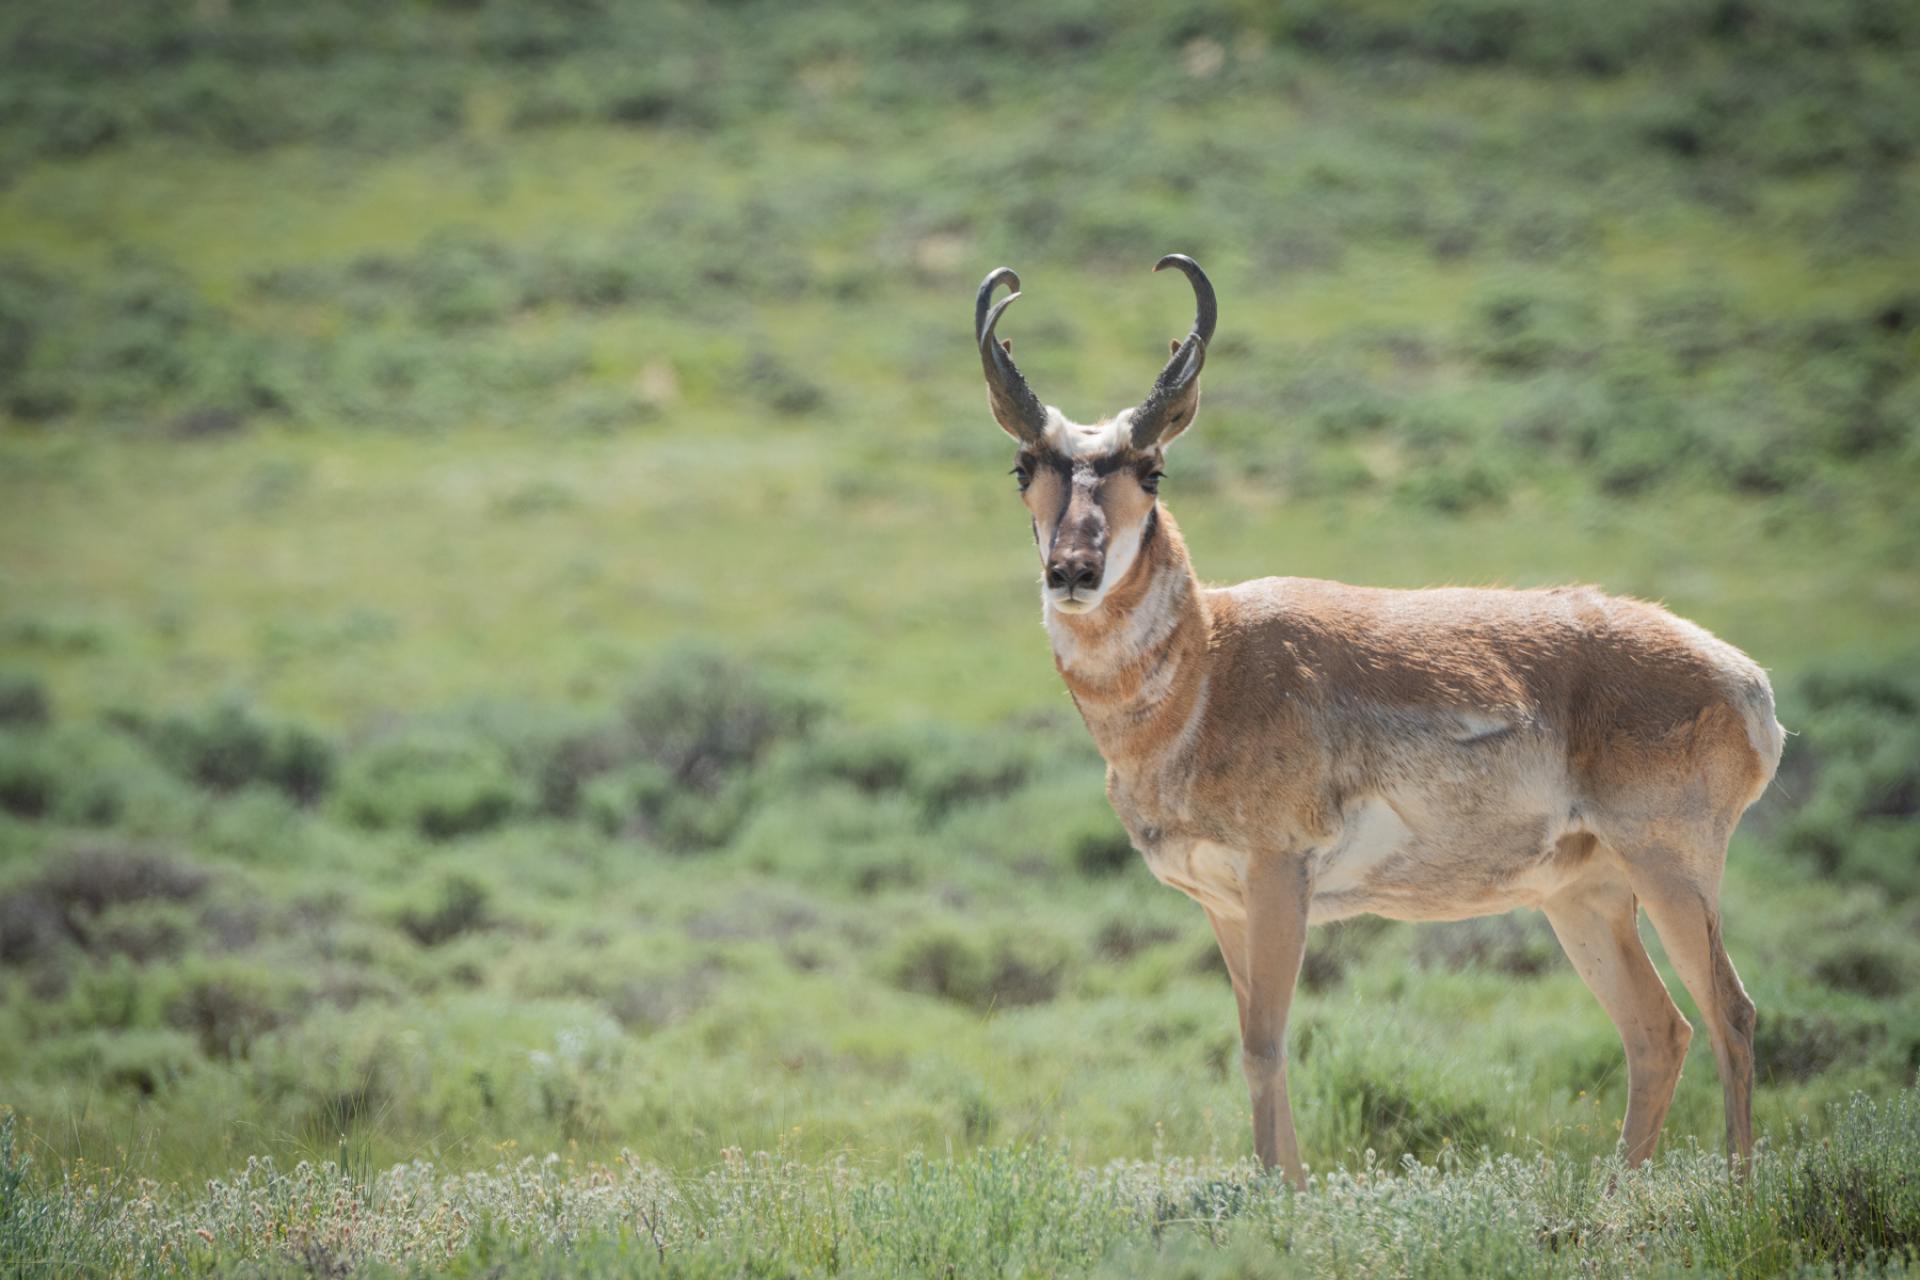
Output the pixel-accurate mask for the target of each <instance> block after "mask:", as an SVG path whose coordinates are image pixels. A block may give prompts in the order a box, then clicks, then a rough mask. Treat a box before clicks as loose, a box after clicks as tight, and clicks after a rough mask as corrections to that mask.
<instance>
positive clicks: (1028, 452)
mask: <svg viewBox="0 0 1920 1280" xmlns="http://www.w3.org/2000/svg"><path fill="white" fill-rule="evenodd" d="M1128 416H1129V415H1127V414H1122V415H1120V417H1119V418H1117V419H1114V420H1113V421H1110V422H1103V423H1100V424H1099V425H1097V426H1092V427H1082V426H1078V425H1076V424H1074V423H1070V422H1067V421H1066V420H1065V419H1063V418H1061V417H1059V416H1058V415H1057V414H1056V415H1055V416H1054V421H1053V424H1052V425H1051V426H1050V428H1049V430H1048V431H1047V432H1046V433H1045V434H1044V435H1043V436H1042V437H1041V438H1040V439H1039V440H1038V441H1036V442H1035V443H1033V444H1028V445H1024V446H1022V448H1021V449H1020V451H1019V453H1018V454H1016V455H1015V456H1014V462H1013V474H1014V478H1015V480H1016V482H1017V483H1018V484H1019V486H1020V498H1021V501H1023V502H1025V503H1026V504H1027V510H1028V512H1029V513H1031V515H1032V516H1033V541H1034V545H1035V546H1036V547H1037V548H1038V549H1039V552H1040V569H1041V575H1042V576H1041V583H1042V586H1041V591H1042V596H1043V598H1044V599H1045V600H1046V602H1047V603H1048V604H1049V605H1051V606H1052V607H1053V608H1055V609H1058V610H1059V611H1060V612H1062V613H1087V612H1089V611H1091V610H1093V609H1096V608H1098V607H1099V606H1100V602H1101V601H1102V600H1104V599H1106V597H1107V594H1108V592H1110V591H1111V590H1113V588H1114V587H1117V586H1118V585H1120V583H1122V582H1124V581H1125V580H1126V578H1127V574H1128V573H1129V572H1130V571H1131V570H1132V569H1133V567H1134V564H1135V562H1136V560H1137V558H1138V556H1139V553H1140V548H1141V546H1142V544H1143V543H1144V542H1145V541H1146V538H1147V536H1148V534H1149V532H1150V530H1151V528H1152V524H1153V520H1154V508H1155V503H1156V499H1155V496H1154V495H1155V494H1156V493H1157V492H1158V490H1159V488H1160V469H1161V456H1162V451H1161V449H1160V448H1159V446H1157V445H1156V446H1154V447H1152V448H1148V449H1135V448H1133V447H1132V445H1131V443H1130V442H1129V438H1128V434H1127V431H1126V419H1127V417H1128Z"/></svg>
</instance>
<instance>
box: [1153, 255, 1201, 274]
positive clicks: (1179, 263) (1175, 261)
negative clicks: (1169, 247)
mask: <svg viewBox="0 0 1920 1280" xmlns="http://www.w3.org/2000/svg"><path fill="white" fill-rule="evenodd" d="M1199 266H1200V264H1199V263H1197V262H1195V261H1194V260H1193V259H1192V258H1189V257H1188V256H1187V255H1186V254H1184V253H1169V254H1167V255H1165V256H1164V257H1162V258H1161V259H1160V261H1158V262H1156V263H1154V264H1153V269H1154V270H1155V271H1158V270H1160V268H1162V267H1179V268H1180V269H1181V270H1182V271H1185V270H1186V269H1187V268H1188V267H1193V268H1194V269H1196V270H1198V269H1199Z"/></svg>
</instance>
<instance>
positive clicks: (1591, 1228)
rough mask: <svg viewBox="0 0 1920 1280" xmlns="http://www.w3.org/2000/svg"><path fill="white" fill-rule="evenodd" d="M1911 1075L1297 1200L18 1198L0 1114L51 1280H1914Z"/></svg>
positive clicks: (1373, 1176)
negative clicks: (1694, 1128)
mask: <svg viewBox="0 0 1920 1280" xmlns="http://www.w3.org/2000/svg"><path fill="white" fill-rule="evenodd" d="M1916 1110H1920V1103H1916V1099H1915V1095H1914V1094H1913V1093H1912V1092H1906V1093H1903V1094H1898V1095H1895V1096H1893V1097H1891V1098H1889V1099H1887V1100H1886V1101H1885V1102H1882V1103H1878V1104H1876V1103H1872V1102H1868V1101H1866V1100H1856V1101H1855V1102H1854V1103H1852V1104H1850V1105H1849V1106H1848V1107H1846V1108H1845V1109H1844V1110H1836V1111H1835V1113H1834V1114H1833V1116H1832V1117H1831V1121H1830V1128H1831V1134H1830V1136H1829V1137H1827V1138H1825V1139H1821V1140H1818V1141H1815V1140H1813V1139H1811V1138H1810V1137H1808V1136H1806V1135H1805V1134H1804V1133H1801V1134H1786V1135H1780V1138H1781V1140H1780V1141H1777V1142H1775V1143H1771V1144H1769V1146H1768V1148H1767V1149H1766V1150H1765V1152H1764V1153H1763V1155H1762V1156H1761V1157H1760V1159H1759V1160H1758V1162H1757V1163H1756V1165H1755V1167H1754V1169H1753V1172H1752V1174H1751V1175H1750V1177H1749V1178H1748V1179H1746V1180H1745V1181H1735V1180H1732V1179H1730V1178H1729V1176H1728V1173H1727V1168H1726V1165H1725V1162H1724V1161H1722V1160H1720V1159H1718V1158H1717V1157H1713V1156H1708V1155H1704V1154H1702V1153H1700V1152H1698V1151H1690V1152H1683V1153H1681V1154H1678V1155H1674V1156H1670V1157H1668V1158H1666V1159H1663V1160H1661V1161H1660V1162H1658V1163H1657V1164H1656V1165H1653V1166H1650V1167H1649V1168H1647V1169H1646V1170H1642V1171H1638V1172H1627V1171H1624V1170H1622V1169H1621V1168H1619V1167H1618V1166H1617V1165H1613V1164H1611V1163H1610V1162H1604V1161H1603V1162H1596V1163H1594V1164H1586V1163H1584V1162H1579V1161H1570V1160H1567V1159H1565V1158H1564V1157H1555V1156H1552V1155H1547V1154H1535V1155H1531V1156H1506V1157H1502V1158H1499V1159H1497V1160H1496V1159H1489V1160H1485V1161H1483V1162H1480V1163H1466V1162H1462V1161H1459V1160H1456V1159H1452V1158H1444V1159H1442V1160H1441V1161H1440V1163H1439V1164H1422V1163H1420V1162H1418V1161H1415V1160H1412V1159H1408V1160H1407V1161H1406V1162H1404V1163H1403V1164H1401V1165H1399V1166H1397V1167H1396V1166H1393V1165H1388V1164H1382V1163H1376V1162H1375V1161H1373V1160H1372V1159H1371V1158H1369V1159H1368V1160H1367V1161H1366V1162H1364V1163H1363V1164H1362V1165H1361V1166H1360V1167H1358V1168H1356V1169H1354V1170H1352V1171H1349V1172H1342V1173H1334V1174H1330V1175H1325V1176H1322V1177H1318V1178H1316V1179H1315V1180H1314V1184H1313V1186H1312V1187H1311V1189H1310V1190H1309V1191H1308V1192H1307V1193H1305V1194H1299V1193H1294V1192H1292V1191H1290V1190H1288V1189H1286V1188H1284V1187H1283V1186H1282V1185H1281V1184H1279V1183H1278V1182H1277V1181H1276V1180H1274V1179H1271V1178H1268V1177H1266V1176H1263V1175H1261V1174H1260V1173H1259V1172H1258V1171H1257V1170H1256V1169H1254V1168H1253V1167H1251V1166H1250V1165H1248V1164H1247V1163H1245V1162H1244V1161H1222V1160H1219V1159H1217V1158H1215V1159H1200V1160H1195V1159H1191V1158H1188V1159H1167V1158H1156V1159H1152V1160H1140V1161H1117V1162H1112V1163H1109V1164H1106V1165H1103V1166H1099V1167H1095V1168H1088V1167H1084V1166H1082V1165H1080V1164H1078V1163H1076V1162H1074V1161H1073V1160H1072V1159H1071V1158H1070V1156H1069V1154H1068V1153H1067V1152H1066V1151H1065V1150H1063V1149H1060V1148H1057V1147H1048V1146H1028V1147H1018V1148H1009V1147H995V1148H989V1149H986V1150H982V1151H979V1152H976V1153H974V1154H972V1155H970V1156H967V1157H965V1158H963V1159H959V1160H952V1161H945V1160H928V1159H924V1158H920V1157H908V1158H906V1159H903V1160H898V1161H893V1162H887V1163H883V1164H879V1165H874V1164H862V1163H856V1162H850V1161H847V1160H844V1159H842V1160H839V1161H834V1162H830V1163H824V1164H809V1163H805V1162H801V1161H797V1160H795V1159H793V1158H791V1157H790V1156H787V1155H785V1154H781V1153H777V1152H776V1153H765V1152H763V1153H759V1154H757V1155H752V1156H749V1155H746V1154H744V1153H742V1152H739V1151H732V1152H729V1153H728V1154H727V1156H726V1158H725V1159H724V1160H723V1161H721V1162H720V1163H718V1164H716V1165H714V1166H712V1167H711V1168H708V1169H706V1170H703V1171H701V1172H699V1173H697V1174H691V1175H684V1176H675V1175H673V1174H671V1173H668V1172H666V1171H664V1170H661V1169H659V1168H657V1167H653V1166H650V1165H648V1164H647V1163H645V1162H644V1161H642V1160H640V1159H638V1158H636V1157H633V1156H630V1155H627V1156H622V1157H621V1158H620V1159H618V1160H616V1161H613V1162H610V1163H606V1164H598V1163H590V1164H582V1163H580V1162H578V1161H575V1160H573V1159H570V1158H562V1157H559V1156H549V1157H547V1158H545V1159H543V1160H536V1159H532V1158H527V1159H521V1160H517V1161H516V1160H509V1161H503V1162H502V1163H500V1164H498V1165H497V1166H495V1167H494V1168H492V1169H490V1170H487V1171H483V1172H475V1173H467V1174H448V1173H445V1172H443V1171H441V1170H438V1169H435V1168H434V1167H433V1166H431V1165H429V1164H427V1163H425V1162H414V1163H411V1164H407V1165H401V1166H397V1167H395V1168H392V1169H390V1170H386V1171H382V1172H377V1173H376V1172H372V1171H368V1170H364V1169H360V1168H357V1167H354V1166H352V1165H351V1164H343V1163H339V1162H334V1161H328V1162H324V1163H317V1164H316V1163H306V1162H303V1163H301V1164H299V1165H297V1166H296V1167H294V1168H292V1169H288V1170H281V1169H277V1168H276V1167H275V1166H274V1165H273V1164H272V1163H271V1162H267V1161H252V1162H249V1164H248V1165H247V1167H246V1168H245V1169H244V1170H241V1171H239V1172H237V1173H236V1174H235V1175H233V1176H232V1177H231V1178H229V1179H222V1180H216V1181H214V1182H211V1183H209V1184H207V1186H206V1187H205V1188H204V1190H193V1191H187V1190H181V1189H166V1188H159V1187H155V1186H152V1185H151V1184H147V1185H139V1186H130V1185H129V1184H128V1182H127V1180H126V1178H125V1177H124V1176H116V1175H115V1174H113V1173H111V1172H110V1171H99V1172H96V1171H92V1170H87V1169H81V1170H79V1171H77V1173H76V1174H75V1175H74V1176H70V1177H69V1178H68V1179H67V1180H65V1181H64V1182H62V1183H60V1184H58V1185H51V1186H48V1185H41V1186H39V1187H34V1188H33V1189H29V1187H31V1186H32V1184H29V1183H28V1182H27V1181H26V1180H25V1178H24V1172H25V1171H24V1169H23V1167H22V1166H21V1162H20V1157H19V1155H18V1154H17V1152H15V1151H13V1150H12V1149H11V1145H10V1142H9V1141H8V1140H9V1139H10V1137H11V1130H10V1128H6V1129H0V1241H4V1242H5V1244H6V1245H8V1246H9V1247H10V1252H11V1254H12V1256H13V1257H14V1258H15V1259H16V1260H17V1261H19V1262H21V1263H24V1264H26V1265H27V1266H30V1267H32V1268H33V1269H35V1270H36V1271H38V1272H40V1273H42V1274H47V1275H66V1274H75V1275H90V1274H118V1273H120V1272H122V1271H125V1272H127V1273H129V1274H130V1273H133V1272H134V1271H135V1270H137V1271H138V1273H139V1274H143V1275H173V1274H193V1275H204V1274H229V1273H239V1274H250V1275H252V1274H297V1275H308V1274H315V1273H339V1272H346V1271H352V1272H354V1273H356V1274H369V1275H386V1274H396V1275H414V1274H422V1273H425V1272H428V1271H433V1272H438V1271H441V1270H445V1271H449V1272H452V1273H455V1274H474V1273H482V1274H487V1275H494V1276H501V1277H510V1276H521V1275H528V1276H531V1275H549V1274H553V1273H554V1271H555V1270H556V1269H558V1270H563V1271H565V1272H566V1273H567V1274H570V1275H592V1276H602V1275H604V1276H615V1275H620V1276H625V1275H719V1274H752V1275H775V1274H777V1275H788V1276H814V1275H835V1276H860V1275H873V1276H888V1275H905V1274H915V1275H919V1274H948V1275H955V1274H996V1275H1020V1276H1039V1275H1167V1276H1283V1275H1323V1276H1348V1275H1380V1274H1391V1275H1400V1276H1418V1277H1428V1276H1469V1275H1486V1274H1489V1273H1490V1272H1496V1273H1498V1274H1501V1275H1522V1276H1556V1275H1628V1274H1634V1275H1644V1274H1667V1273H1674V1274H1679V1273H1683V1272H1684V1273H1687V1274H1694V1273H1702V1272H1704V1273H1712V1274H1725V1275H1761V1274H1765V1275H1779V1274H1793V1275H1823V1274H1834V1273H1835V1271H1836V1270H1845V1271H1846V1272H1847V1273H1849V1274H1856V1275H1865V1274H1885V1275H1900V1274H1905V1273H1906V1269H1907V1267H1908V1266H1909V1265H1910V1263H1911V1261H1912V1257H1913V1250H1914V1247H1915V1243H1916V1240H1917V1239H1920V1202H1917V1201H1916V1189H1915V1186H1914V1178H1913V1168H1914V1166H1915V1163H1916V1161H1917V1160H1920V1118H1917V1117H1916Z"/></svg>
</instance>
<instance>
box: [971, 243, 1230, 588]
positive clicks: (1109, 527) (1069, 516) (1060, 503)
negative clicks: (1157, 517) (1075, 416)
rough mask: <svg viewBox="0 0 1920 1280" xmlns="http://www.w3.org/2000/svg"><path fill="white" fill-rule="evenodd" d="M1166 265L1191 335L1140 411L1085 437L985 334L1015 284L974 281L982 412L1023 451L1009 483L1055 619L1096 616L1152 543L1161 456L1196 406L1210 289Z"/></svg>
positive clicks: (1002, 274)
mask: <svg viewBox="0 0 1920 1280" xmlns="http://www.w3.org/2000/svg"><path fill="white" fill-rule="evenodd" d="M1169 266H1171V267H1178V268H1179V269H1180V271H1181V273H1182V274H1184V275H1185V276H1186V277H1187V280H1188V281H1189V282H1190V283H1191V284H1192V285H1193V292H1194V299H1195V303H1196V310H1195V314H1194V319H1193V331H1192V332H1191V333H1189V334H1188V335H1187V337H1186V340H1185V341H1184V342H1175V343H1174V344H1173V358H1172V359H1170V360H1169V361H1167V365H1166V368H1164V369H1162V370H1161V371H1160V377H1159V378H1158V379H1156V380H1155V382H1154V384H1153V389H1152V390H1151V391H1150V392H1148V393H1147V398H1146V399H1145V400H1144V401H1142V402H1141V404H1140V405H1139V406H1138V407H1136V408H1132V409H1128V410H1126V411H1125V412H1123V413H1118V414H1115V415H1114V416H1113V417H1111V418H1107V419H1105V420H1103V421H1101V422H1098V423H1095V424H1094V425H1093V426H1090V427H1083V426H1080V425H1078V424H1077V423H1073V422H1069V421H1067V419H1066V418H1065V417H1064V416H1063V415H1062V414H1061V413H1060V411H1059V410H1058V409H1052V408H1049V407H1047V406H1046V405H1043V404H1041V403H1040V398H1039V397H1038V396H1036V395H1034V394H1033V391H1032V390H1031V389H1030V388H1029V387H1028V386H1027V382H1026V379H1025V378H1022V377H1021V376H1020V370H1019V369H1018V368H1016V367H1015V366H1014V363H1013V354H1012V353H1013V344H1012V343H1011V342H1008V341H1003V340H1001V339H1000V338H997V337H996V336H995V335H994V326H995V325H996V324H998V323H999V320H1000V315H1001V313H1002V312H1004V311H1005V310H1006V309H1007V307H1008V306H1009V305H1010V304H1011V303H1012V302H1013V300H1014V299H1015V298H1017V297H1019V296H1020V294H1019V292H1018V291H1019V288H1020V278H1019V277H1018V276H1016V275H1014V273H1013V272H1012V271H1010V270H1009V269H1007V268H1006V267H1001V268H999V269H998V270H996V271H993V272H991V273H989V274H988V276H987V278H986V279H985V280H984V281H982V282H981V284H980V292H979V293H978V294H977V295H976V296H975V298H974V303H973V325H974V336H975V338H976V339H977V340H978V342H979V345H980V363H981V367H982V368H983V369H984V370H985V371H986V375H987V403H988V405H989V406H990V407H991V408H992V410H993V416H994V419H995V420H996V421H998V422H999V424H1000V426H1001V428H1002V429H1003V430H1004V431H1006V433H1007V434H1008V435H1010V436H1012V437H1013V438H1014V440H1015V442H1017V443H1018V445H1019V446H1020V451H1019V453H1018V454H1016V455H1015V456H1014V464H1013V474H1014V476H1015V478H1016V479H1017V480H1018V482H1019V485H1020V497H1021V499H1022V501H1024V502H1025V503H1026V504H1027V511H1028V512H1029V513H1030V514H1031V515H1032V516H1033V540H1034V543H1035V544H1036V545H1037V546H1038V547H1039V549H1040V568H1041V573H1042V575H1043V577H1042V581H1043V583H1044V594H1045V598H1046V601H1047V604H1048V605H1049V606H1050V607H1051V608H1053V609H1055V610H1057V611H1058V612H1060V613H1087V612H1089V611H1091V610H1093V609H1097V608H1099V607H1100V604H1101V602H1102V601H1103V600H1105V599H1106V598H1107V596H1108V595H1110V594H1111V593H1112V592H1113V590H1114V589H1115V588H1116V587H1118V586H1119V585H1120V584H1121V583H1123V582H1125V581H1126V579H1127V575H1128V573H1129V572H1131V570H1132V569H1133V567H1134V565H1135V564H1136V563H1138V560H1139V556H1140V549H1141V547H1142V546H1143V545H1145V543H1146V540H1147V539H1148V538H1150V537H1152V536H1153V523H1154V511H1155V507H1156V503H1157V499H1156V498H1155V496H1154V495H1155V494H1156V493H1157V492H1158V491H1159V488H1160V466H1161V458H1162V456H1163V454H1164V451H1165V449H1166V446H1167V445H1168V444H1169V443H1170V442H1171V441H1172V440H1173V438H1174V437H1175V436H1178V435H1179V434H1180V433H1181V432H1182V431H1185V430H1186V429H1187V427H1188V426H1189V425H1191V424H1192V422H1193V416H1194V413H1195V411H1196V410H1198V408H1199V406H1200V367H1201V365H1203V364H1204V363H1206V358H1207V343H1208V342H1209V341H1211V340H1212V338H1213V327H1214V322H1215V320H1216V318H1217V315H1218V309H1217V307H1216V306H1215V303H1214V297H1213V286H1212V285H1211V284H1210V283H1208V281H1207V277H1206V274H1205V273H1204V272H1202V271H1201V270H1200V268H1199V266H1197V265H1196V264H1195V263H1194V261H1193V259H1191V258H1188V257H1184V256H1182V255H1180V254H1168V255H1167V256H1166V257H1164V258H1162V259H1160V261H1159V262H1157V263H1156V264H1154V268H1153V269H1154V270H1155V271H1158V270H1160V268H1162V267H1169ZM1003 284H1004V285H1008V286H1010V287H1011V288H1012V289H1013V290H1014V292H1013V293H1010V294H1008V295H1007V296H1006V297H1005V298H1002V299H1001V300H1000V301H999V302H998V303H997V304H996V303H995V302H994V301H993V294H994V291H995V290H997V289H998V288H999V287H1000V286H1001V285H1003Z"/></svg>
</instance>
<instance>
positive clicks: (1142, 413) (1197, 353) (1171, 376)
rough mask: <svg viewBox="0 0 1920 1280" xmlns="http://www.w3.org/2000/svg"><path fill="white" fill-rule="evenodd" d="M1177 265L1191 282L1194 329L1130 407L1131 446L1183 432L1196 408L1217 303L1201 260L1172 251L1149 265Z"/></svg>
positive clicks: (1148, 444) (1147, 445) (1216, 317)
mask: <svg viewBox="0 0 1920 1280" xmlns="http://www.w3.org/2000/svg"><path fill="white" fill-rule="evenodd" d="M1162 267H1178V268H1180V270H1181V272H1182V273H1184V274H1185V275H1186V277H1187V282H1188V283H1189V284H1191V285H1192V286H1193V299H1194V316H1193V332H1191V333H1189V334H1188V335H1187V340H1186V341H1185V342H1182V343H1180V344H1179V345H1177V346H1175V347H1174V349H1173V358H1172V359H1171V360H1169V361H1167V367H1166V368H1164V369H1162V370H1161V371H1160V376H1159V377H1158V378H1156V379H1154V383H1153V390H1151V391H1149V392H1148V393H1147V398H1146V400H1145V401H1143V402H1142V403H1141V405H1140V407H1139V408H1138V409H1135V410H1134V411H1133V423H1132V428H1133V447H1134V448H1136V449H1150V448H1152V447H1153V446H1154V445H1156V444H1160V443H1164V442H1165V441H1167V440H1171V439H1173V437H1175V436H1177V435H1179V434H1180V433H1181V432H1182V431H1185V430H1186V429H1187V427H1188V425H1189V424H1190V423H1192V421H1193V414H1194V410H1195V409H1197V408H1199V406H1200V369H1201V366H1203V365H1204V364H1206V362H1207V344H1208V343H1209V342H1211V341H1213V326H1214V323H1215V322H1216V321H1218V320H1219V318H1220V306H1219V304H1218V303H1217V302H1216V301H1215V300H1214V296H1213V282H1212V281H1210V280H1208V279H1207V273H1206V272H1204V271H1202V270H1201V269H1200V264H1199V263H1197V262H1195V261H1194V260H1193V259H1192V258H1189V257H1188V256H1187V255H1186V254H1184V253H1170V254H1168V255H1167V256H1166V257H1164V258H1162V259H1160V261H1158V262H1156V263H1154V264H1153V269H1154V270H1155V271H1158V270H1160V269H1161V268H1162Z"/></svg>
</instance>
